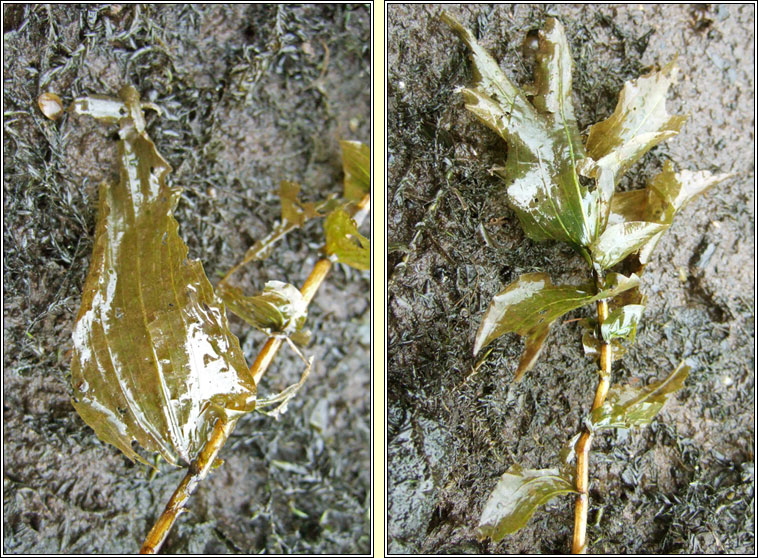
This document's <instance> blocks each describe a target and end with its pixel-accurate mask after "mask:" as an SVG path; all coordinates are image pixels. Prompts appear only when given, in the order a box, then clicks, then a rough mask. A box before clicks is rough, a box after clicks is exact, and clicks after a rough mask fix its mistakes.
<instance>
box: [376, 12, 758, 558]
mask: <svg viewBox="0 0 758 558" xmlns="http://www.w3.org/2000/svg"><path fill="white" fill-rule="evenodd" d="M447 8H448V9H449V11H450V12H451V13H452V14H453V15H454V16H455V17H456V18H457V19H458V20H459V21H461V22H462V23H463V24H464V25H465V26H467V27H468V28H469V29H472V31H473V33H474V35H475V36H476V37H477V38H478V40H480V42H481V44H482V45H483V46H484V47H485V48H486V49H488V50H489V51H490V52H491V53H492V54H493V56H494V58H495V59H496V60H497V61H498V62H499V63H500V66H501V68H503V69H504V71H505V72H506V74H507V75H508V76H509V77H511V79H512V80H513V81H514V82H515V83H516V84H518V85H523V84H525V83H530V82H531V81H532V79H533V77H532V70H533V62H530V61H528V60H527V59H526V58H525V56H524V53H523V52H522V44H523V40H524V37H525V36H526V35H527V33H528V32H530V31H535V30H538V29H541V28H542V26H543V25H544V21H545V18H546V17H547V16H548V15H554V16H557V17H558V18H559V19H560V20H561V21H562V22H563V24H564V26H565V28H566V33H567V36H568V41H569V46H570V48H571V52H572V55H573V58H574V61H575V68H574V105H575V107H576V116H577V119H578V121H579V128H580V130H582V131H583V132H584V133H586V130H587V128H588V127H589V126H590V125H591V124H593V123H595V122H598V121H600V120H603V119H605V118H606V117H608V115H610V114H611V113H612V112H613V109H614V107H615V105H616V101H617V99H618V93H619V91H620V90H621V88H622V86H623V84H624V82H625V81H628V80H631V79H635V78H637V77H638V76H640V75H641V74H643V73H646V72H647V71H648V70H649V69H650V68H652V67H654V66H655V65H656V64H660V65H663V64H665V63H666V62H668V61H670V60H671V59H673V58H674V57H676V56H677V54H678V64H679V67H680V68H681V70H682V71H681V75H682V76H683V78H682V79H680V81H679V83H677V84H675V85H674V86H673V87H672V93H670V94H669V96H668V99H667V107H668V110H669V112H670V113H672V114H683V113H686V114H689V115H690V118H689V120H688V122H687V123H686V124H685V125H684V127H683V129H682V131H681V133H680V134H679V135H678V136H676V137H675V138H673V139H671V140H669V141H667V142H665V143H664V144H661V145H660V146H658V147H656V148H654V149H653V150H652V151H651V152H650V153H649V154H648V155H646V156H645V157H644V158H643V159H642V160H641V161H640V162H639V163H637V164H636V165H635V167H634V168H633V169H631V170H630V171H629V172H628V173H627V176H628V177H629V178H625V179H624V180H623V181H622V183H621V185H620V187H621V188H622V189H631V188H640V187H642V186H644V184H645V181H646V180H647V179H648V178H649V177H651V176H652V175H654V174H656V173H657V172H658V171H659V170H660V169H661V167H662V165H663V162H665V161H666V160H669V159H670V160H671V161H673V162H674V164H675V165H678V168H680V169H691V170H698V169H702V170H710V171H713V172H731V173H734V177H733V178H731V179H729V180H728V181H727V182H724V183H723V184H721V185H719V186H717V187H716V188H714V189H713V190H711V191H710V192H708V194H707V195H706V196H705V197H703V198H700V199H698V200H696V201H695V202H693V203H692V204H691V205H690V206H688V207H687V208H686V209H685V210H684V211H683V213H682V214H680V215H678V216H677V218H676V219H675V221H674V225H673V227H672V228H671V229H670V230H669V231H668V232H667V233H666V234H665V235H664V236H663V238H662V240H661V242H660V244H659V245H658V247H657V249H656V253H655V254H654V257H653V260H652V261H651V262H650V264H649V265H648V266H647V268H646V270H645V273H644V274H643V276H642V286H641V288H642V291H643V293H645V294H646V295H647V296H648V303H647V306H646V308H645V312H644V314H643V317H642V322H641V325H640V327H639V329H638V333H637V341H636V343H635V345H634V346H633V348H632V349H631V350H630V351H629V352H628V353H627V354H626V355H625V356H624V357H623V358H622V359H621V360H620V361H618V363H616V365H615V369H614V382H634V381H638V382H641V383H642V384H648V383H650V382H652V381H653V380H657V379H662V378H664V377H665V376H666V375H668V374H669V373H670V371H671V370H672V369H673V367H674V366H676V364H677V363H678V362H679V361H680V360H681V359H688V362H690V363H692V364H693V365H694V367H693V370H692V372H691V374H690V377H689V379H688V380H687V382H686V384H685V387H684V389H683V390H682V391H680V392H679V393H678V394H677V395H676V397H674V398H673V399H672V400H671V401H669V402H668V404H667V405H666V407H665V408H664V410H663V411H662V412H661V413H660V414H659V415H658V417H657V419H656V420H655V421H654V422H653V424H652V425H651V426H649V427H646V428H642V429H636V430H629V431H626V430H619V431H607V432H603V433H602V434H601V435H599V436H597V437H596V439H595V442H594V443H593V448H592V453H591V456H590V482H591V489H590V506H591V508H590V517H589V526H588V529H589V545H590V551H591V552H593V553H612V554H613V553H615V554H646V553H715V554H721V553H747V554H750V553H753V552H754V551H755V541H754V529H753V525H754V514H753V501H754V465H753V464H754V444H753V440H754V435H755V431H754V419H755V417H754V412H753V401H754V352H753V351H754V339H755V335H754V333H755V332H754V271H753V270H754V263H755V260H754V253H755V251H754V249H755V246H754V217H755V215H754V203H755V199H754V195H755V194H754V191H753V183H754V169H753V160H754V157H753V154H754V147H755V146H754V135H753V130H754V119H753V108H752V100H753V96H754V91H755V90H754V74H753V71H754V51H753V43H754V40H753V37H754V34H753V33H754V25H755V16H754V6H752V5H740V6H738V5H729V6H714V5H711V6H707V5H700V6H697V7H691V6H685V5H655V6H654V5H644V6H640V5H617V6H603V5H584V6H575V5H556V6H543V5H508V6H506V5H498V6H489V5H475V6H474V5H472V6H460V5H450V6H447ZM439 11H440V8H439V7H431V6H408V5H405V6H399V5H392V6H389V7H388V42H387V44H388V52H387V58H388V68H389V75H388V139H389V143H388V149H389V153H388V215H387V221H388V227H389V231H388V235H389V238H388V245H389V248H390V253H389V256H388V260H389V261H388V269H387V274H388V277H389V301H388V304H389V307H388V318H389V331H388V336H389V339H388V363H389V368H388V371H387V373H388V389H389V393H388V401H389V403H388V404H389V409H388V417H389V424H388V450H389V453H388V483H389V486H388V498H389V509H388V516H389V525H388V543H389V550H390V552H391V553H398V552H408V553H414V552H423V553H497V554H521V553H556V554H558V553H565V552H567V550H568V549H569V548H570V544H571V535H572V530H573V518H574V515H573V498H569V497H562V498H556V499H555V500H553V501H551V502H550V503H549V504H548V505H547V506H545V507H543V508H541V509H539V510H538V511H537V513H536V514H535V515H534V516H533V517H532V518H531V520H530V521H529V523H528V524H527V525H526V527H524V528H523V529H521V530H520V531H518V532H517V533H515V534H513V535H509V536H507V537H506V538H505V539H503V540H502V541H501V542H500V543H497V544H495V543H492V542H490V541H482V542H480V541H478V540H477V537H476V526H477V524H478V520H479V516H480V514H481V512H482V509H483V507H484V503H485V501H486V499H487V497H488V495H489V493H490V492H491V491H492V489H493V487H494V486H495V483H496V482H497V479H498V478H499V476H500V475H501V474H502V473H503V472H505V471H506V470H507V469H508V468H509V467H510V466H511V465H513V464H514V463H518V464H520V465H522V466H523V467H526V468H535V469H536V468H544V467H552V466H554V464H555V462H556V459H557V454H558V452H559V450H560V448H561V447H562V446H563V444H564V443H565V442H566V441H567V440H568V439H569V438H570V437H571V436H573V435H574V434H575V433H576V432H578V430H579V429H580V428H581V424H582V418H583V417H584V416H585V415H586V413H587V411H588V409H589V407H590V405H591V403H592V398H593V395H594V391H595V385H596V377H595V376H596V375H595V370H594V367H593V364H592V362H591V361H590V360H589V359H587V358H585V357H584V356H583V351H582V343H581V332H580V326H579V325H578V324H577V323H575V321H574V320H572V319H573V318H579V317H583V316H588V315H589V313H588V312H590V310H587V309H584V310H577V311H574V312H572V313H570V314H568V315H567V316H566V317H565V320H561V321H559V323H556V324H554V326H553V328H552V331H551V333H550V335H549V336H548V339H547V342H546V344H545V349H544V351H543V353H542V355H541V356H540V358H539V361H538V363H537V364H536V366H535V368H534V369H533V370H531V371H530V372H529V373H528V374H527V375H526V377H525V379H524V380H523V381H522V382H521V383H519V384H514V383H512V382H511V380H512V379H513V373H514V370H515V368H516V364H517V362H518V357H519V355H520V353H521V351H522V348H523V342H522V341H521V340H520V339H519V338H518V337H517V336H515V335H507V336H505V337H503V338H501V339H499V340H498V341H496V342H495V343H494V344H493V346H494V350H493V351H492V352H491V353H490V354H489V356H488V357H487V358H486V359H484V360H483V362H482V363H481V366H476V364H477V363H476V361H475V360H474V359H473V357H472V348H473V339H474V334H475V332H476V330H477V328H478V326H479V323H480V321H481V319H482V316H483V314H484V311H485V310H486V308H487V306H488V304H489V302H490V300H491V298H492V296H493V295H494V294H495V293H497V292H499V291H500V290H502V289H503V288H504V287H505V286H506V285H507V284H509V283H510V282H512V281H514V280H515V279H516V278H517V277H518V276H520V275H522V274H523V273H526V272H532V271H544V272H547V273H549V274H550V275H551V277H552V279H553V281H560V282H562V283H574V284H576V283H580V282H583V281H586V279H587V275H586V264H585V263H584V261H583V260H582V259H581V257H580V256H578V255H577V254H575V253H574V252H573V251H572V250H571V249H570V248H568V247H567V246H565V245H561V244H558V243H552V242H546V243H535V242H532V241H530V240H528V239H526V238H525V236H524V234H523V232H522V231H521V228H520V226H519V223H518V219H517V218H516V215H515V214H514V213H513V212H512V211H511V210H510V209H509V208H508V207H507V205H506V203H505V200H504V195H503V193H502V183H501V182H500V181H499V179H498V178H497V177H495V176H493V175H492V174H491V173H490V172H489V171H490V169H491V168H492V167H494V166H497V165H502V164H503V162H504V159H505V155H506V148H505V144H504V142H503V141H502V139H500V138H499V137H498V136H497V135H496V134H495V133H494V132H491V131H490V130H488V129H486V128H485V127H484V126H483V125H482V124H481V123H480V122H479V121H477V120H476V119H475V118H474V117H473V116H472V115H471V114H470V113H468V112H467V111H466V110H465V109H464V107H463V102H462V99H461V96H460V94H459V93H458V92H457V88H458V87H460V86H463V85H466V84H468V83H470V81H471V79H472V75H471V71H472V69H471V63H470V61H469V59H468V52H467V50H466V48H465V46H464V45H463V44H462V43H461V42H460V41H459V40H458V39H457V38H456V37H455V36H454V34H453V33H452V32H451V31H450V30H449V29H448V28H447V26H445V25H444V24H443V23H441V22H440V20H439V17H438V15H439ZM561 322H563V323H561ZM635 378H636V379H637V380H634V379H635Z"/></svg>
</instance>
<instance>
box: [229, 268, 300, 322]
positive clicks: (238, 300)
mask: <svg viewBox="0 0 758 558" xmlns="http://www.w3.org/2000/svg"><path fill="white" fill-rule="evenodd" d="M218 296H219V297H220V298H221V300H223V301H224V303H225V304H226V305H227V306H228V307H229V310H231V311H232V312H234V313H235V314H237V315H238V316H239V317H240V318H242V319H243V320H245V321H246V322H247V323H248V324H250V325H251V326H253V327H254V328H256V329H258V330H260V331H262V332H264V333H266V334H267V335H277V334H283V335H292V334H293V333H295V332H297V331H299V330H300V329H301V328H302V327H303V325H304V324H305V320H306V318H307V315H308V305H307V304H306V303H305V300H304V299H303V295H302V293H301V292H300V291H299V290H298V289H297V287H295V286H294V285H290V284H289V283H282V282H281V281H269V282H267V283H266V286H265V287H264V288H263V292H262V293H260V294H258V295H256V296H245V295H244V294H243V293H242V290H241V289H239V288H237V287H233V286H231V285H228V284H226V283H222V284H221V285H219V288H218Z"/></svg>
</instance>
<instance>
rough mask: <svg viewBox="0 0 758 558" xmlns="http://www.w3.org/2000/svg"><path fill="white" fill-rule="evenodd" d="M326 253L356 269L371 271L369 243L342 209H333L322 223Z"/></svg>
mask: <svg viewBox="0 0 758 558" xmlns="http://www.w3.org/2000/svg"><path fill="white" fill-rule="evenodd" d="M324 231H325V232H326V253H327V254H328V255H330V256H331V255H335V256H337V259H338V260H339V261H340V262H342V263H344V264H347V265H349V266H351V267H354V268H356V269H363V270H367V269H371V242H370V241H369V240H368V238H366V237H365V236H363V235H362V234H361V233H359V232H358V227H356V226H355V221H353V219H352V218H351V217H350V215H348V213H347V211H345V210H344V209H335V210H334V211H332V212H331V213H330V214H329V217H327V218H326V222H325V223H324Z"/></svg>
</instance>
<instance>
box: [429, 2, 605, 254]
mask: <svg viewBox="0 0 758 558" xmlns="http://www.w3.org/2000/svg"><path fill="white" fill-rule="evenodd" d="M442 19H443V21H445V22H446V23H447V24H448V25H449V26H450V27H451V28H452V29H453V30H454V31H455V32H456V33H457V34H458V35H459V36H460V38H461V39H462V40H463V41H464V42H465V43H466V44H467V45H468V46H469V48H470V49H471V50H472V53H473V54H472V61H473V63H474V67H475V70H476V71H475V81H474V83H473V84H472V86H471V87H468V88H466V89H463V97H464V100H465V103H466V108H467V109H468V110H470V111H471V112H473V113H474V114H475V115H476V116H477V117H478V118H479V119H480V120H481V121H482V122H483V123H484V124H486V125H487V126H489V127H490V128H492V129H493V130H495V132H497V133H498V134H499V135H500V136H501V137H502V138H503V139H505V140H506V142H507V143H508V158H507V162H506V166H505V168H504V169H502V171H501V172H499V174H500V175H501V176H502V177H503V179H504V180H506V182H507V183H508V187H507V192H508V203H509V204H510V205H511V207H512V208H513V209H514V211H516V214H517V215H518V217H519V220H520V221H521V225H522V227H523V228H524V231H525V232H526V233H527V235H529V236H530V237H531V238H533V239H535V240H545V239H555V240H563V241H566V242H569V243H571V244H573V245H574V246H576V247H577V248H579V249H580V251H581V250H582V249H583V247H585V246H589V244H590V243H591V241H592V240H593V239H594V238H595V235H596V229H595V226H596V214H595V207H596V194H595V193H591V192H588V190H587V188H585V187H584V186H582V185H581V184H580V182H579V177H578V173H577V162H578V161H579V160H580V159H582V158H584V147H583V146H582V142H581V141H580V136H579V130H578V128H577V124H576V119H575V117H574V109H573V106H572V103H571V71H572V61H571V54H570V53H569V50H568V44H567V43H566V37H565V34H564V32H563V26H562V25H561V23H560V22H559V21H558V20H557V19H554V18H548V19H547V21H546V23H545V29H544V30H543V31H540V35H539V51H538V55H537V68H536V70H535V78H536V82H535V86H534V89H535V91H536V92H537V94H536V96H535V98H534V104H533V105H532V104H531V103H530V102H529V101H528V99H527V97H526V95H525V94H524V93H523V92H522V91H521V90H520V89H519V88H517V87H516V86H515V85H514V84H513V83H512V82H511V81H510V80H509V79H508V78H507V77H506V76H505V74H504V73H503V72H502V71H501V70H500V68H499V67H498V65H497V63H496V62H495V60H493V59H492V57H491V56H490V55H489V54H488V53H487V51H486V50H484V49H483V48H482V47H481V46H479V45H478V44H477V42H476V40H475V39H474V37H473V35H472V34H471V32H470V31H469V30H468V29H466V28H464V27H463V26H462V25H461V24H460V23H458V22H457V21H456V20H455V19H454V18H453V17H452V16H450V15H449V14H443V15H442Z"/></svg>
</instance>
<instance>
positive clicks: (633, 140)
mask: <svg viewBox="0 0 758 558" xmlns="http://www.w3.org/2000/svg"><path fill="white" fill-rule="evenodd" d="M677 72H678V68H677V67H676V62H675V61H672V62H669V63H668V64H666V66H664V67H663V68H662V69H661V70H660V71H657V72H651V73H649V74H646V75H644V76H642V77H639V78H637V79H635V80H632V81H628V82H626V83H625V84H624V89H623V90H622V91H621V94H620V95H619V100H618V104H617V105H616V110H615V111H614V112H613V114H612V115H611V116H610V117H609V118H608V119H606V120H603V121H602V122H599V123H597V124H595V125H594V126H592V127H590V133H589V137H588V138H587V154H588V155H589V156H590V157H591V158H592V159H593V160H594V161H595V166H594V168H593V169H592V170H591V171H589V172H586V171H585V175H586V176H590V177H592V178H595V179H596V180H597V184H598V191H599V192H600V203H601V209H600V216H601V223H600V229H601V230H602V228H604V226H605V221H606V220H607V216H608V210H609V202H610V200H611V197H612V196H613V192H614V190H615V187H616V183H617V182H618V180H619V178H621V176H622V175H623V174H624V173H625V172H626V171H627V170H628V169H629V168H630V167H631V166H632V165H633V164H634V163H635V162H637V161H638V160H639V159H640V157H642V156H643V155H644V154H645V153H647V152H648V151H649V150H650V149H651V148H652V147H654V146H656V145H658V144H659V143H661V142H662V141H665V140H667V139H669V138H670V137H672V136H674V135H676V134H677V133H679V129H680V128H681V127H682V124H684V122H685V120H687V117H686V116H672V115H670V114H668V112H667V111H666V94H667V93H668V89H669V87H670V86H671V84H672V83H673V82H674V81H675V80H676V75H677Z"/></svg>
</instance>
